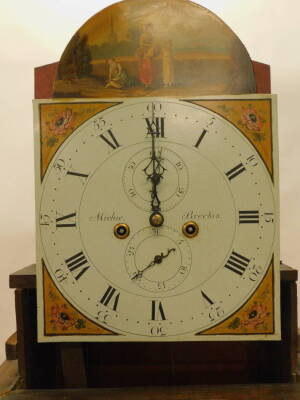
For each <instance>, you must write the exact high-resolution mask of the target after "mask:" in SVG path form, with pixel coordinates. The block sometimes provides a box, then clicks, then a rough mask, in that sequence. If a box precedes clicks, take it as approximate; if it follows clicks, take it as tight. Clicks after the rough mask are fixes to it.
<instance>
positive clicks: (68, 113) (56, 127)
mask: <svg viewBox="0 0 300 400" xmlns="http://www.w3.org/2000/svg"><path fill="white" fill-rule="evenodd" d="M73 118H74V114H73V111H72V110H71V109H70V108H67V109H66V110H65V111H63V112H61V113H60V114H57V115H56V117H55V118H54V119H53V120H52V121H51V122H50V124H49V130H50V132H51V133H52V134H53V135H61V134H64V133H65V132H66V130H67V129H68V128H70V126H71V122H72V120H73Z"/></svg>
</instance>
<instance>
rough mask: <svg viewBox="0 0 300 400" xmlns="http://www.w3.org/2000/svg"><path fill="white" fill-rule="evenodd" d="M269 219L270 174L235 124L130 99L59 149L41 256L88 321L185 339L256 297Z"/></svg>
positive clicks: (270, 237) (269, 249)
mask: <svg viewBox="0 0 300 400" xmlns="http://www.w3.org/2000/svg"><path fill="white" fill-rule="evenodd" d="M152 214H158V216H159V217H160V218H161V217H163V223H162V225H161V226H153V225H155V224H154V223H153V222H155V221H154V219H152V220H151V221H152V225H151V223H150V219H151V218H150V217H151V215H152ZM276 214H277V212H276V205H275V199H274V193H273V184H272V180H271V177H270V174H269V172H268V170H267V168H266V166H265V165H264V162H263V161H262V159H261V158H260V156H259V155H258V153H257V152H256V150H255V148H254V147H253V146H252V145H251V144H250V142H249V141H248V140H247V139H246V138H245V137H244V136H243V134H242V133H241V132H240V131H239V130H238V129H237V128H236V127H234V126H233V125H231V124H230V123H229V122H227V121H226V120H224V119H223V118H221V117H219V116H218V115H216V114H214V113H212V112H210V111H208V110H207V109H204V108H201V107H199V106H196V105H193V104H191V103H188V102H184V101H178V100H168V99H166V100H161V99H160V100H159V101H158V100H153V101H151V100H149V99H139V100H137V99H132V100H130V101H127V102H125V103H124V104H120V105H118V106H115V107H113V108H111V109H109V110H107V111H105V112H102V113H100V114H98V115H96V116H94V117H93V118H91V119H90V120H89V121H87V122H86V123H84V124H83V125H82V126H80V127H79V128H78V129H77V130H76V131H74V133H73V134H72V135H71V136H70V137H69V138H68V139H67V140H66V141H65V143H64V144H63V145H62V146H61V148H60V149H59V150H58V151H57V153H56V155H55V157H54V159H53V160H52V162H51V163H50V165H49V167H48V170H47V173H46V175H45V177H44V180H43V184H42V194H41V202H40V209H39V216H40V221H41V224H40V237H41V252H42V257H43V259H44V260H45V263H46V266H47V268H48V270H49V272H50V274H51V276H52V278H53V280H54V282H55V283H56V285H57V286H58V288H59V290H60V291H61V292H62V294H63V295H64V296H65V297H66V299H67V300H69V301H70V302H71V303H72V304H73V305H74V307H76V308H77V309H78V310H79V311H80V312H82V313H83V314H84V315H86V316H87V317H88V318H89V319H91V320H92V321H94V322H95V323H97V324H99V325H102V326H105V327H107V328H108V329H110V330H112V331H115V332H117V333H120V334H122V335H124V336H126V337H128V338H133V340H139V339H140V340H148V339H149V340H153V339H155V338H159V339H161V338H169V339H172V338H174V339H177V338H179V337H180V338H185V337H187V338H188V337H190V338H192V335H194V334H195V333H197V332H201V331H203V330H206V329H208V328H210V327H212V326H214V325H216V324H218V323H220V322H221V321H222V320H224V319H225V318H227V317H228V316H230V315H231V314H233V313H234V312H235V311H236V310H237V309H239V308H240V307H241V306H242V305H243V304H244V303H245V302H246V300H247V299H248V298H249V297H250V296H251V294H252V293H253V292H254V291H255V289H256V288H257V286H258V285H259V283H260V282H261V280H262V279H263V277H264V275H265V273H266V271H267V269H268V267H269V264H270V262H271V259H272V255H273V252H274V246H275V236H276V235H275V231H276V217H277V215H276ZM45 220H47V223H46V224H45V223H43V222H45ZM186 226H187V228H184V227H186Z"/></svg>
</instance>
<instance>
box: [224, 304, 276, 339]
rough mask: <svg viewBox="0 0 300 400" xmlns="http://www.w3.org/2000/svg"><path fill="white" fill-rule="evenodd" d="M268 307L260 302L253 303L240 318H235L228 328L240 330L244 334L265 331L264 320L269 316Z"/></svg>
mask: <svg viewBox="0 0 300 400" xmlns="http://www.w3.org/2000/svg"><path fill="white" fill-rule="evenodd" d="M270 314H271V313H270V311H269V310H268V307H267V306H266V305H265V304H263V303H261V302H254V303H253V304H252V305H251V306H250V307H249V308H247V309H246V310H245V311H244V312H243V313H242V315H241V316H240V317H237V318H235V319H234V320H233V321H232V322H231V323H230V325H229V326H228V328H230V329H233V330H235V329H242V330H243V331H244V332H245V333H248V332H253V331H258V330H260V329H266V327H265V324H266V319H267V318H268V317H269V316H270Z"/></svg>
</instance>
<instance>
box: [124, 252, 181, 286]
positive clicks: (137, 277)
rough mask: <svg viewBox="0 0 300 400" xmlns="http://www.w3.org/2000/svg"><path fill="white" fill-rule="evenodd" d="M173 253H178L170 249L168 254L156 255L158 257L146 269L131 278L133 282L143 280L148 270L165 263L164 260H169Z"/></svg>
mask: <svg viewBox="0 0 300 400" xmlns="http://www.w3.org/2000/svg"><path fill="white" fill-rule="evenodd" d="M172 251H176V249H174V248H172V249H168V250H167V254H164V253H160V254H158V255H156V256H155V257H154V259H153V260H152V261H151V262H150V264H148V265H147V267H145V268H144V269H142V270H139V271H138V272H137V273H136V274H135V275H134V276H133V277H132V278H131V280H132V281H133V280H135V279H139V278H142V276H143V274H144V272H145V271H146V270H147V269H149V268H151V267H153V266H154V265H155V264H161V263H162V261H163V259H164V258H167V257H168V256H169V254H170V253H172Z"/></svg>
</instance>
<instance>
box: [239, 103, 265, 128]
mask: <svg viewBox="0 0 300 400" xmlns="http://www.w3.org/2000/svg"><path fill="white" fill-rule="evenodd" d="M241 119H242V124H243V125H244V126H245V127H246V128H247V129H249V130H250V131H256V132H257V131H260V130H261V129H262V127H263V120H262V118H261V117H260V116H259V115H258V112H257V111H256V110H255V109H254V108H247V109H244V112H243V114H242V116H241Z"/></svg>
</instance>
